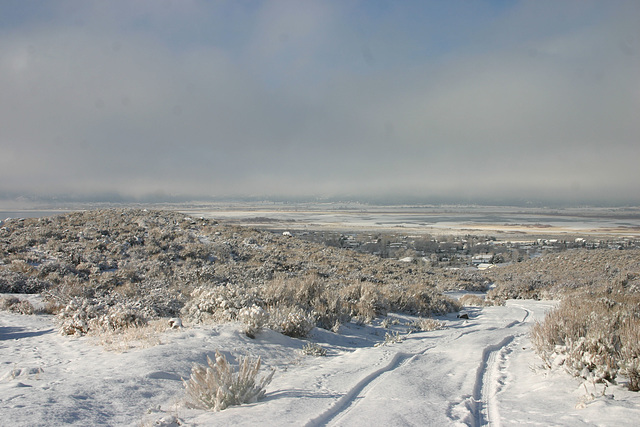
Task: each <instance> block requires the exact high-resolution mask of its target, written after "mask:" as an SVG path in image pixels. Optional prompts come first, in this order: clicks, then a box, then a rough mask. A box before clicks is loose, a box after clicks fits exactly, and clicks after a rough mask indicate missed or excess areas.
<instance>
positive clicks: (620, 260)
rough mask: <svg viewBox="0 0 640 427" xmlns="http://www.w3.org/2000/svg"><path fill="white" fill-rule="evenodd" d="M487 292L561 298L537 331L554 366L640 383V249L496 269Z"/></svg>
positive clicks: (540, 348) (500, 296) (580, 253)
mask: <svg viewBox="0 0 640 427" xmlns="http://www.w3.org/2000/svg"><path fill="white" fill-rule="evenodd" d="M490 275H491V278H492V280H494V281H495V283H496V285H497V286H496V287H495V288H494V289H492V290H491V291H489V293H488V298H489V299H494V300H505V299H510V298H516V299H521V298H523V299H524V298H527V299H559V300H561V303H560V305H559V306H558V307H557V308H556V309H555V310H552V311H551V312H549V313H548V314H547V316H546V318H545V319H544V321H542V322H538V323H536V324H535V325H534V327H533V329H532V332H531V338H532V342H533V344H534V345H535V347H536V350H537V352H538V354H539V355H540V356H541V357H542V359H543V360H544V361H545V363H546V364H547V366H548V367H550V368H551V367H554V366H562V367H564V368H565V369H566V370H567V371H568V372H570V373H571V374H573V375H575V376H580V377H582V378H585V379H589V380H592V381H594V382H596V383H604V384H607V383H615V382H616V381H618V380H620V379H621V378H622V382H623V383H625V384H626V385H627V387H628V388H629V390H633V391H638V390H640V253H639V252H638V250H630V251H616V250H593V251H588V250H576V251H567V252H563V253H562V254H550V255H547V256H544V257H541V258H536V259H532V260H529V261H526V262H522V263H518V264H512V265H510V266H507V267H504V268H500V269H494V270H492V271H491V273H490Z"/></svg>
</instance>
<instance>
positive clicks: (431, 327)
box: [409, 318, 446, 332]
mask: <svg viewBox="0 0 640 427" xmlns="http://www.w3.org/2000/svg"><path fill="white" fill-rule="evenodd" d="M444 328H446V325H445V324H444V322H442V321H440V320H437V319H430V318H427V319H423V318H420V319H416V320H414V321H413V322H411V323H410V324H409V330H410V331H412V332H429V331H437V330H439V329H444Z"/></svg>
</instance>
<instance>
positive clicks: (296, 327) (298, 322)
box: [269, 305, 315, 338]
mask: <svg viewBox="0 0 640 427" xmlns="http://www.w3.org/2000/svg"><path fill="white" fill-rule="evenodd" d="M314 326H315V322H314V320H313V318H312V317H311V315H309V314H308V313H306V312H305V311H304V310H302V309H301V308H299V307H295V306H288V305H281V306H276V307H274V308H272V309H271V310H270V311H269V328H271V329H273V330H274V331H277V332H280V333H281V334H284V335H287V336H290V337H294V338H304V337H306V336H307V335H309V332H311V330H312V329H313V328H314Z"/></svg>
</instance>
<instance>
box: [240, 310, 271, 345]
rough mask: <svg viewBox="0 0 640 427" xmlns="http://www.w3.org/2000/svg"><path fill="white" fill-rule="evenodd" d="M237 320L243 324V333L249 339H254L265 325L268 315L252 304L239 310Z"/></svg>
mask: <svg viewBox="0 0 640 427" xmlns="http://www.w3.org/2000/svg"><path fill="white" fill-rule="evenodd" d="M238 320H239V321H240V322H242V323H244V333H245V334H246V335H247V336H248V337H249V338H255V336H256V334H257V333H258V332H260V330H262V328H263V327H264V326H265V325H267V323H268V321H269V313H267V312H266V311H264V309H263V308H262V307H258V306H257V305H255V304H254V305H252V306H251V307H245V308H241V309H240V311H239V312H238Z"/></svg>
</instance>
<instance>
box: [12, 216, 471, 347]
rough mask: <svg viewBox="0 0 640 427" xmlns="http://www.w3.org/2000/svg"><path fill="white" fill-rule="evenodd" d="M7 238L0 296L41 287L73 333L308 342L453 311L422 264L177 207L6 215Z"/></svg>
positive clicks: (66, 331) (66, 329)
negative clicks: (395, 315) (265, 334)
mask: <svg viewBox="0 0 640 427" xmlns="http://www.w3.org/2000/svg"><path fill="white" fill-rule="evenodd" d="M0 239H2V247H1V251H2V252H1V253H0V260H1V261H0V262H1V264H0V292H5V293H38V292H40V293H43V294H44V295H45V296H46V300H47V307H46V308H44V309H45V310H46V311H47V312H50V313H56V314H57V315H58V318H59V327H60V332H61V333H63V334H67V335H84V334H88V333H92V332H94V333H96V332H97V333H99V332H105V331H121V330H123V329H126V328H130V327H140V326H144V325H146V324H147V323H148V322H149V321H150V320H153V319H158V318H162V317H182V318H184V319H186V320H188V321H191V322H218V323H219V322H228V321H236V320H237V321H242V322H245V323H246V325H247V328H246V333H247V334H248V335H255V334H256V333H257V332H259V330H260V329H262V328H265V327H266V328H270V329H273V330H276V331H278V332H281V333H283V334H285V335H289V336H295V337H303V336H305V335H307V333H308V332H309V331H310V330H311V329H312V328H313V327H315V326H318V327H321V328H325V329H332V328H333V329H337V327H339V325H340V324H341V323H344V322H348V321H350V320H351V319H352V318H357V319H361V321H363V322H369V321H371V320H372V319H374V318H375V317H376V316H379V315H382V314H386V313H387V312H388V311H394V312H404V313H409V314H416V315H421V316H429V315H433V314H443V313H446V312H450V311H455V310H457V309H458V305H457V302H456V301H455V300H452V299H449V298H447V297H444V296H442V295H441V294H440V293H439V292H438V291H437V289H436V286H435V284H434V283H433V282H432V280H431V277H430V275H429V272H428V271H426V269H421V268H416V267H415V266H407V265H405V264H402V263H399V262H396V261H391V260H380V259H379V258H377V257H374V256H370V255H363V254H357V253H351V252H349V253H348V254H346V253H345V252H344V251H343V250H339V249H335V248H329V247H326V246H324V245H320V244H315V243H309V242H303V241H300V240H297V239H291V238H288V237H285V236H279V235H275V234H273V233H269V232H260V231H257V230H254V229H248V228H242V227H238V226H230V225H224V224H219V223H217V222H216V221H212V220H206V219H194V218H189V217H185V216H184V215H182V214H180V213H177V212H164V211H147V210H101V211H92V212H77V213H71V214H68V215H63V216H57V217H51V218H39V219H10V220H7V221H6V222H5V223H4V224H3V226H2V228H1V229H0ZM4 304H6V305H9V306H10V307H14V308H12V309H15V310H21V311H25V310H26V309H25V308H20V307H19V306H17V305H16V304H15V303H11V302H6V303H4Z"/></svg>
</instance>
